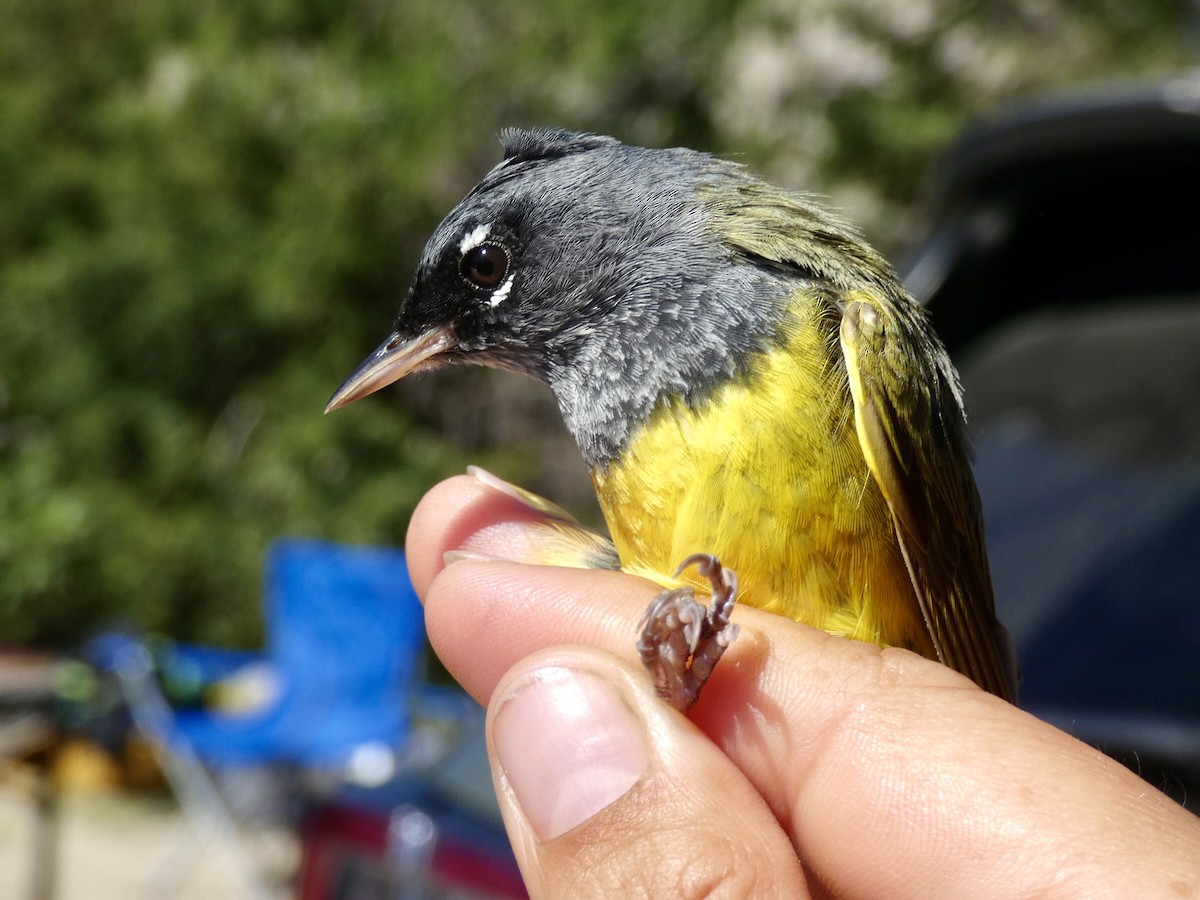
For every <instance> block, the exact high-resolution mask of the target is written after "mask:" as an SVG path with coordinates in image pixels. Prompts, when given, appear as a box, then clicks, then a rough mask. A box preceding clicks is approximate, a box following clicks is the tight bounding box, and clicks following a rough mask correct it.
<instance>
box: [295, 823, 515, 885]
mask: <svg viewBox="0 0 1200 900" xmlns="http://www.w3.org/2000/svg"><path fill="white" fill-rule="evenodd" d="M388 827H389V819H388V815H387V814H386V813H383V812H380V811H378V810H374V809H365V808H361V807H354V806H348V805H338V804H334V805H329V806H324V807H321V808H320V809H318V810H317V811H315V812H314V814H313V815H312V816H311V817H310V818H309V820H308V822H307V824H306V825H305V828H304V834H303V859H302V861H301V867H300V884H299V891H298V897H299V898H300V900H338V898H341V897H358V896H363V895H364V894H369V895H373V896H386V895H387V893H386V888H387V882H388V878H389V876H390V874H391V873H390V871H389V868H388ZM505 849H506V850H507V848H505ZM425 874H426V875H427V876H428V878H429V880H430V882H431V883H432V885H434V886H436V887H439V888H449V889H457V890H461V891H469V892H471V893H472V894H473V895H477V896H480V897H496V898H524V897H528V896H529V895H528V894H527V893H526V891H525V885H524V882H522V880H521V874H520V871H519V870H518V869H517V866H516V863H515V862H514V861H513V859H512V857H511V852H508V853H500V852H497V851H496V850H495V849H494V848H490V847H487V846H483V845H481V844H480V843H479V842H476V841H472V840H468V839H464V838H462V837H460V836H458V835H456V834H455V833H454V832H453V831H452V830H439V834H438V838H437V842H436V844H435V845H434V850H433V857H432V860H431V861H430V863H429V867H428V869H427V871H426V873H425Z"/></svg>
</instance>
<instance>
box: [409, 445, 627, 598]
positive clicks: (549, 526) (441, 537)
mask: <svg viewBox="0 0 1200 900" xmlns="http://www.w3.org/2000/svg"><path fill="white" fill-rule="evenodd" d="M469 471H470V473H471V474H469V475H461V476H458V477H456V478H451V479H449V480H448V481H444V482H442V483H441V484H439V485H437V486H436V487H434V488H433V490H431V491H430V492H429V493H428V494H427V495H426V496H425V497H424V499H423V500H422V501H421V503H420V504H419V505H418V507H417V510H416V512H415V513H414V514H413V517H412V520H411V522H410V523H409V529H408V542H407V543H408V562H409V572H410V574H411V575H412V579H413V584H414V585H415V586H416V588H417V592H418V594H420V595H421V596H424V594H425V591H426V589H427V588H428V586H429V583H430V582H431V581H432V580H433V578H434V576H435V575H436V574H437V573H438V572H439V571H441V569H442V568H443V567H444V566H445V565H446V559H445V556H446V554H447V553H455V554H460V553H462V552H463V551H467V552H469V553H473V554H476V555H480V554H482V555H484V556H491V557H497V558H501V559H512V560H520V561H522V562H528V563H533V564H537V565H555V566H565V567H572V568H616V552H615V551H614V550H613V547H612V544H611V543H610V542H609V541H608V540H607V539H606V538H604V537H602V536H600V535H598V534H596V533H595V532H593V531H590V530H588V529H587V528H584V527H583V526H582V525H580V524H579V523H578V522H576V521H575V520H574V519H573V518H572V517H571V516H570V514H569V513H567V512H566V511H564V510H562V509H561V508H559V507H558V506H555V505H554V504H552V503H550V502H549V501H546V500H544V499H542V498H540V497H537V496H536V495H534V494H530V493H529V492H528V491H525V490H523V489H521V488H519V487H516V486H515V485H511V484H507V483H506V482H504V481H501V480H500V479H499V478H497V477H496V476H494V475H491V474H490V473H488V472H486V471H483V470H482V469H478V468H475V467H472V468H471V469H470V470H469Z"/></svg>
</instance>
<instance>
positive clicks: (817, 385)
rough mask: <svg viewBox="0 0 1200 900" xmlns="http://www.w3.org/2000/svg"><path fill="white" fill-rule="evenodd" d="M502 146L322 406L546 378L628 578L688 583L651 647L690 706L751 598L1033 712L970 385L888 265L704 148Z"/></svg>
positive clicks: (673, 693)
mask: <svg viewBox="0 0 1200 900" xmlns="http://www.w3.org/2000/svg"><path fill="white" fill-rule="evenodd" d="M502 143H503V145H504V159H503V161H502V162H501V163H500V164H499V165H497V166H496V167H495V168H494V169H492V171H491V172H489V173H488V174H487V175H486V176H485V177H484V179H483V180H482V181H481V182H480V183H479V184H478V185H476V186H475V187H474V188H472V189H471V191H470V193H468V194H467V196H466V197H465V198H464V199H463V200H462V202H460V203H459V204H458V206H457V207H455V208H454V209H453V210H452V211H451V212H450V214H449V215H448V216H447V217H446V219H445V220H444V221H443V222H442V224H441V225H440V226H439V227H438V229H437V231H435V232H434V234H433V236H432V237H431V238H430V240H429V243H428V244H427V245H426V247H425V251H424V253H423V254H422V256H421V260H420V264H419V265H418V267H417V271H416V274H415V276H414V277H413V281H412V285H411V287H410V288H409V291H408V295H407V297H406V299H405V301H404V303H403V305H402V306H401V308H400V312H399V315H398V317H397V319H396V322H395V325H394V328H393V332H392V334H391V335H390V336H389V337H388V338H387V340H386V341H384V342H383V344H381V345H380V347H379V348H378V349H377V350H376V351H375V352H374V353H372V354H371V355H370V356H369V357H368V358H367V359H366V361H365V362H363V364H362V365H361V366H360V367H359V368H358V369H357V370H356V371H355V372H354V373H353V374H352V375H351V376H350V377H349V378H348V379H347V380H346V382H345V383H344V384H343V385H342V386H341V387H340V388H339V389H338V390H337V392H336V393H335V394H334V396H333V398H332V399H331V400H330V402H329V405H328V407H327V411H328V410H333V409H336V408H338V407H340V406H343V405H345V404H347V403H349V402H351V401H352V400H356V399H358V398H360V397H363V396H365V395H366V394H369V393H372V392H373V391H376V390H378V389H379V388H382V387H384V386H385V385H388V384H391V383H392V382H394V381H396V380H397V379H399V378H401V377H403V376H404V375H407V374H409V373H410V372H415V371H420V370H425V369H431V368H435V367H438V366H443V365H449V364H457V363H474V364H479V365H485V366H492V367H496V368H500V369H507V370H510V371H515V372H522V373H524V374H526V375H530V376H532V377H534V378H537V379H540V380H542V381H544V382H545V383H546V384H548V385H549V387H550V389H551V391H553V393H554V396H555V398H556V399H557V401H558V405H559V408H560V410H561V412H562V415H563V418H564V420H565V421H566V425H567V428H568V429H569V430H570V431H571V433H572V434H573V435H574V437H575V439H576V441H577V442H578V444H579V448H580V450H581V451H582V453H583V458H584V461H585V462H586V464H587V467H588V470H589V471H590V473H591V477H592V481H593V484H594V485H595V488H596V493H597V496H598V498H599V501H600V507H601V510H602V512H603V514H604V518H605V521H606V523H607V525H608V528H609V532H610V534H611V537H612V542H613V545H614V546H615V549H616V555H617V557H618V558H619V564H620V567H621V568H622V569H624V570H626V571H629V572H633V573H636V574H640V575H645V576H647V577H650V578H653V579H655V580H657V581H658V582H660V583H662V584H664V585H680V584H681V582H680V581H678V580H677V579H678V578H679V577H680V576H682V577H683V578H684V579H685V580H686V581H687V585H686V586H684V587H676V588H675V589H673V590H669V591H667V592H665V593H664V594H663V595H661V596H660V597H659V598H658V599H657V600H656V602H655V604H654V605H653V606H652V607H651V609H650V610H649V611H648V613H647V617H646V619H645V620H644V622H643V632H642V637H641V640H640V641H639V645H638V646H639V650H640V651H641V655H642V658H643V661H644V662H645V663H646V664H647V667H648V668H649V669H650V671H651V674H652V675H653V677H654V680H655V686H656V689H657V690H658V691H659V693H660V694H661V695H662V696H664V697H666V698H667V699H669V700H670V701H671V702H673V703H675V705H677V706H679V707H680V708H686V707H687V706H688V705H690V704H691V703H692V702H693V701H694V700H695V698H696V696H697V695H698V692H699V690H700V687H701V686H702V685H703V682H704V680H705V678H706V677H707V675H708V673H709V672H710V671H711V668H712V666H713V665H715V663H716V661H717V659H719V657H720V655H721V653H722V652H723V651H724V648H725V647H726V646H727V645H728V643H729V642H730V641H731V640H732V638H733V636H734V635H735V634H736V626H734V625H732V624H731V623H730V622H729V614H730V610H731V607H732V603H733V598H734V596H735V595H736V598H737V599H738V600H740V601H742V602H745V603H748V604H751V605H753V606H757V607H761V608H763V609H766V610H769V611H772V612H776V613H779V614H780V615H784V616H789V617H791V618H794V619H796V620H798V621H801V622H806V623H809V624H811V625H815V626H817V627H819V628H823V629H825V630H826V631H829V632H832V633H834V634H839V635H845V636H846V637H850V638H855V639H858V640H863V641H869V642H873V643H876V644H879V645H882V646H897V647H906V648H908V649H910V650H913V651H915V652H917V653H920V654H922V655H924V656H927V657H929V658H930V659H936V660H940V661H941V662H943V663H945V664H946V665H948V666H950V667H952V668H954V669H956V670H958V671H959V672H962V673H963V674H965V675H967V676H969V677H970V678H972V679H974V680H975V682H976V683H978V684H979V685H980V686H982V687H983V688H985V689H986V690H988V691H991V692H992V693H995V694H997V695H999V696H1001V697H1005V698H1007V699H1010V700H1012V699H1014V698H1015V693H1016V677H1015V668H1016V667H1015V661H1014V659H1013V656H1012V653H1011V651H1010V649H1009V646H1008V643H1007V634H1006V633H1005V632H1004V629H1003V628H1002V627H1001V626H1000V625H999V623H998V622H997V620H996V616H995V611H994V604H993V598H992V587H991V579H990V576H989V574H988V563H987V555H986V551H985V549H984V542H983V525H982V516H981V511H980V503H979V497H978V494H977V491H976V488H975V482H974V478H973V476H972V474H971V467H970V462H969V459H968V453H967V447H966V441H965V436H964V429H963V426H964V415H963V405H962V394H961V389H960V387H959V381H958V376H957V373H956V372H955V371H954V369H953V367H952V365H951V363H950V360H949V358H948V356H947V355H946V352H945V350H944V349H943V347H942V345H941V343H940V341H939V340H938V338H937V336H936V335H935V334H934V332H933V330H932V328H931V326H930V324H929V320H928V318H927V316H926V314H925V311H924V310H923V309H922V308H921V307H920V306H919V305H918V304H917V303H916V302H915V301H914V300H913V299H912V297H911V296H909V294H908V293H907V292H906V291H905V290H904V288H903V286H902V285H901V284H900V282H899V280H898V279H897V277H896V275H895V274H894V273H893V271H892V269H891V267H890V266H889V265H888V264H887V263H886V262H885V261H884V260H883V259H882V258H881V257H880V256H879V255H878V254H877V253H876V252H875V251H874V250H873V249H871V247H869V246H868V245H867V244H866V243H865V242H864V241H863V240H862V239H861V238H860V236H859V235H858V233H857V232H856V231H855V230H854V229H853V228H852V227H851V226H849V225H847V224H846V223H845V222H844V221H842V220H841V219H839V218H838V217H837V216H835V215H833V214H831V213H830V212H828V211H827V210H825V209H823V208H822V207H821V206H819V205H818V204H817V203H816V202H815V201H814V200H813V199H812V198H811V197H809V196H808V195H805V194H798V193H794V192H789V191H785V190H783V189H781V188H778V187H775V186H773V185H771V184H768V183H766V182H764V181H762V180H760V179H758V178H756V177H755V176H753V175H751V174H750V173H749V172H748V171H747V170H746V169H744V168H743V167H741V166H739V165H736V164H733V163H730V162H726V161H723V160H720V159H717V158H715V157H712V156H709V155H706V154H703V153H698V152H695V151H691V150H685V149H674V150H654V149H644V148H640V147H632V146H628V145H625V144H622V143H620V142H618V141H616V140H614V139H612V138H608V137H602V136H598V135H592V134H577V133H571V132H565V131H554V130H547V131H525V130H509V131H506V132H505V133H504V134H503V135H502ZM697 554H700V555H697ZM602 556H603V554H599V555H597V554H595V553H594V551H593V549H592V548H588V549H586V550H581V552H580V554H579V558H578V559H576V560H573V561H572V562H574V563H575V564H579V565H587V564H602V561H601V559H600V557H602ZM718 559H719V560H720V562H718V561H717V560H718ZM681 561H683V562H684V566H683V567H681V568H680V569H679V570H677V566H679V563H680V562H681ZM693 563H695V564H698V565H697V569H698V571H697V573H696V574H697V575H698V576H699V578H697V577H695V576H693V574H692V573H691V572H690V571H687V569H688V567H689V565H691V564H693ZM726 566H727V567H728V568H726ZM735 572H736V577H735V576H734V574H733V573H735ZM672 573H674V576H673V575H672ZM706 583H707V586H708V587H709V588H710V590H711V593H712V597H713V601H712V604H711V606H710V607H709V608H707V609H706V608H705V607H703V606H701V605H700V604H699V603H698V602H697V601H696V600H695V599H694V594H693V589H692V586H691V585H698V586H704V585H705V584H706Z"/></svg>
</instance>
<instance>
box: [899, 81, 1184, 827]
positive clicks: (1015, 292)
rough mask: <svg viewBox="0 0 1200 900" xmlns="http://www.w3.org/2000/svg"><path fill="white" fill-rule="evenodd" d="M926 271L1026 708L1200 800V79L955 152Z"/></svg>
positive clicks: (940, 186)
mask: <svg viewBox="0 0 1200 900" xmlns="http://www.w3.org/2000/svg"><path fill="white" fill-rule="evenodd" d="M932 200H933V208H934V229H933V231H932V235H931V237H930V238H929V240H928V241H927V242H926V243H925V244H924V245H923V246H922V247H921V248H920V249H919V251H918V252H917V253H916V254H915V256H914V258H913V259H912V261H911V262H910V264H909V266H908V267H907V271H906V273H905V274H906V281H907V283H908V285H909V287H910V289H912V290H913V292H914V293H915V294H916V295H917V296H918V297H919V298H920V299H921V300H922V301H923V302H925V303H927V304H928V306H929V307H930V309H931V311H932V313H933V316H934V321H935V324H936V325H937V328H938V331H939V333H940V334H941V335H942V336H943V338H944V340H945V341H946V343H947V345H948V347H949V349H950V352H951V355H952V356H954V358H955V361H956V363H957V364H958V366H959V368H960V370H961V372H962V375H963V381H964V385H965V387H966V397H967V408H968V413H969V415H970V417H971V432H972V439H973V443H974V452H975V462H976V475H977V478H978V480H979V487H980V492H981V493H982V495H983V502H984V510H985V517H986V522H987V537H988V549H989V554H990V556H991V561H992V573H993V577H994V580H995V585H996V595H997V604H998V605H999V607H1000V614H1001V616H1002V618H1003V620H1004V622H1005V624H1006V625H1007V626H1008V628H1009V629H1010V631H1011V632H1012V634H1013V637H1014V639H1015V641H1016V644H1017V649H1018V653H1019V657H1020V662H1021V670H1022V683H1021V705H1022V706H1023V707H1025V708H1027V709H1029V710H1030V711H1032V712H1034V713H1036V714H1037V715H1039V716H1041V717H1042V718H1045V719H1047V720H1049V721H1051V722H1053V723H1054V724H1056V725H1058V726H1060V727H1062V728H1064V729H1065V730H1067V731H1069V732H1071V733H1073V734H1075V735H1077V736H1078V737H1080V738H1082V739H1083V740H1085V741H1087V742H1089V743H1092V744H1094V745H1095V746H1097V747H1099V748H1100V749H1102V750H1104V751H1105V752H1106V753H1108V754H1109V755H1111V756H1113V757H1114V758H1116V759H1118V760H1120V761H1121V762H1123V763H1125V764H1126V765H1128V766H1130V767H1131V768H1133V769H1134V770H1135V771H1138V772H1140V773H1141V774H1142V775H1143V776H1144V777H1145V778H1146V779H1147V780H1148V781H1150V782H1151V783H1153V784H1154V785H1155V786H1157V787H1159V788H1161V789H1163V790H1164V791H1166V792H1167V793H1168V794H1170V795H1171V796H1173V797H1175V798H1176V799H1178V800H1179V801H1180V802H1182V803H1184V804H1185V805H1186V806H1188V807H1189V808H1191V809H1192V810H1200V77H1192V78H1181V79H1178V80H1175V81H1172V82H1169V83H1167V84H1164V85H1159V86H1155V87H1152V88H1145V89H1137V90H1124V91H1120V92H1113V91H1109V92H1106V93H1095V94H1091V95H1086V96H1080V97H1074V98H1066V99H1062V100H1059V101H1055V102H1047V103H1043V104H1040V105H1035V106H1031V107H1028V108H1025V109H1022V110H1020V111H1018V112H1015V113H1013V114H1011V115H1008V116H1007V117H1004V118H1000V119H997V120H995V121H993V122H991V123H987V124H983V125H980V126H978V127H975V128H974V129H972V130H970V131H968V132H967V133H966V134H965V135H964V136H963V137H962V138H961V140H960V141H959V142H958V143H957V144H956V145H955V146H954V147H953V148H952V149H951V151H950V152H949V153H948V154H947V156H946V157H945V158H944V160H943V164H942V166H941V168H940V171H939V173H938V178H937V180H936V182H935V186H934V192H933V198H932Z"/></svg>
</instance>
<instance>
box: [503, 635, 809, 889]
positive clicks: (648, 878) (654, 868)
mask: <svg viewBox="0 0 1200 900" xmlns="http://www.w3.org/2000/svg"><path fill="white" fill-rule="evenodd" d="M531 735H536V736H537V740H530V737H531ZM488 748H489V754H490V756H491V758H492V763H493V777H494V779H495V783H496V793H497V796H498V797H499V798H500V802H501V809H502V812H503V814H504V820H505V825H506V827H507V828H508V831H509V837H510V839H511V841H512V844H513V847H514V850H515V852H516V854H517V859H518V862H519V864H520V866H521V871H522V874H523V876H524V878H525V882H526V885H527V886H528V888H529V889H530V893H531V895H532V896H533V897H567V896H569V897H585V898H586V897H615V896H650V897H682V898H687V897H700V896H705V897H707V896H713V895H716V896H764V897H765V896H780V897H801V896H807V891H806V889H805V882H804V876H803V873H802V871H801V868H800V864H799V862H798V861H797V859H796V855H795V853H794V851H793V849H792V846H791V843H790V841H789V839H788V837H787V836H786V835H785V834H784V832H783V831H782V830H781V829H780V827H779V824H778V823H777V822H776V821H775V820H774V818H773V817H772V815H771V813H770V810H769V809H768V808H767V806H766V804H765V803H763V800H762V798H761V797H760V796H759V795H758V793H757V792H756V791H755V790H754V788H753V787H752V786H751V785H750V784H749V782H747V780H746V779H745V777H744V776H743V775H742V773H741V772H740V771H738V769H737V768H736V767H735V766H734V765H733V763H732V762H730V760H729V758H728V757H726V756H725V755H724V754H723V753H721V752H720V750H718V749H717V748H716V747H715V746H714V745H713V744H712V742H711V741H709V740H708V739H707V738H706V737H705V736H704V735H703V734H701V733H700V732H699V731H698V730H697V729H696V728H695V727H694V726H693V725H692V724H691V723H690V722H689V721H688V720H687V719H686V718H684V717H683V716H681V715H679V714H678V713H677V712H675V711H674V710H673V709H672V708H670V707H668V706H667V705H665V704H663V703H662V702H661V701H659V700H657V699H656V698H655V696H654V694H653V691H652V690H650V689H649V688H648V686H647V684H646V682H645V679H644V678H643V677H642V675H641V673H640V672H639V671H638V670H637V669H635V668H633V667H632V666H631V665H630V664H629V663H627V662H624V661H623V660H620V659H618V658H617V657H615V656H612V655H610V654H606V653H603V652H601V651H597V650H594V649H591V648H584V647H556V648H552V649H550V650H546V651H542V652H539V653H537V654H534V655H533V656H531V657H528V658H526V659H523V660H522V661H521V662H520V663H519V664H518V665H517V666H516V667H515V668H514V669H512V670H511V671H510V672H508V673H507V674H506V675H505V676H504V677H503V678H502V679H501V681H500V683H499V685H498V687H497V690H496V692H495V696H494V700H493V703H492V705H491V708H490V709H489V716H488Z"/></svg>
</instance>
